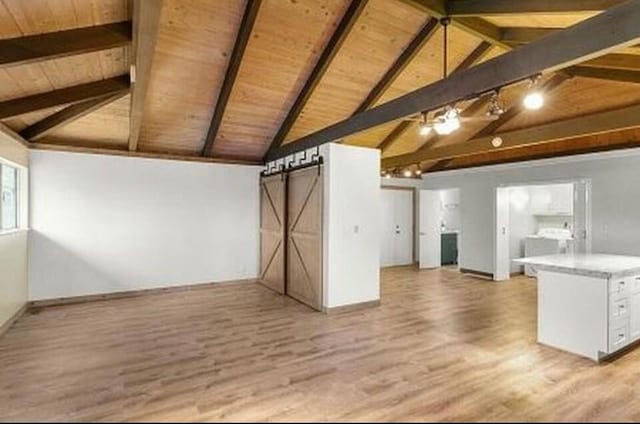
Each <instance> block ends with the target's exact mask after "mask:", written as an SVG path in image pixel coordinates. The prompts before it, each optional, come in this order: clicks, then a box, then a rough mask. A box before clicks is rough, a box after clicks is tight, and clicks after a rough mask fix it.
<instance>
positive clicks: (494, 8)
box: [446, 0, 626, 17]
mask: <svg viewBox="0 0 640 424" xmlns="http://www.w3.org/2000/svg"><path fill="white" fill-rule="evenodd" d="M624 1H626V0H561V1H558V0H518V1H513V0H449V1H448V2H447V4H446V9H447V12H448V13H449V16H452V17H460V16H465V17H468V16H492V15H514V14H516V15H523V14H532V13H541V14H556V13H579V12H601V11H603V10H606V9H609V8H611V7H614V6H617V5H619V4H621V3H623V2H624Z"/></svg>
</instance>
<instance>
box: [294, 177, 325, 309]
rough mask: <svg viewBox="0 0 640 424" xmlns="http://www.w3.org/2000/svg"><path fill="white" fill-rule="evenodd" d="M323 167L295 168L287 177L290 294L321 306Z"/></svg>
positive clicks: (309, 303)
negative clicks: (296, 169)
mask: <svg viewBox="0 0 640 424" xmlns="http://www.w3.org/2000/svg"><path fill="white" fill-rule="evenodd" d="M322 172H323V170H322V167H312V168H306V169H301V170H298V171H293V172H291V173H290V174H289V180H288V202H287V229H288V231H287V288H286V292H287V295H289V296H291V297H293V298H294V299H296V300H299V301H300V302H302V303H304V304H306V305H309V306H311V307H312V308H314V309H317V310H321V309H322V192H323V188H322V187H323V184H322Z"/></svg>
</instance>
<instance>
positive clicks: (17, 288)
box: [0, 134, 29, 326]
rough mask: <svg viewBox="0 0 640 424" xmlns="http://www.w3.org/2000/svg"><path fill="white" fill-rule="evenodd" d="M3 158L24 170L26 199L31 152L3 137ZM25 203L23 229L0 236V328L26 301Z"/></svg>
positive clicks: (0, 141)
mask: <svg viewBox="0 0 640 424" xmlns="http://www.w3.org/2000/svg"><path fill="white" fill-rule="evenodd" d="M0 158H2V159H4V160H7V161H11V162H12V164H15V165H20V166H21V167H25V168H24V169H21V170H20V173H21V175H20V178H21V181H20V183H21V187H20V190H21V198H20V201H26V199H27V197H28V196H27V194H28V193H27V180H26V178H27V170H26V167H28V166H29V152H28V150H27V148H25V147H24V146H22V145H21V144H19V143H18V142H16V141H14V140H12V139H10V138H9V137H7V136H5V135H2V134H0ZM26 206H27V205H26V202H24V203H23V204H22V205H21V211H20V212H21V215H22V216H23V217H22V218H21V223H20V224H21V226H22V227H23V228H21V229H19V230H17V231H11V232H7V233H4V234H0V326H2V325H3V324H4V323H6V322H7V321H8V320H9V319H10V318H11V317H13V316H14V314H15V313H16V312H18V310H20V308H22V306H24V304H25V303H26V302H27V248H28V242H27V240H28V236H27V227H28V223H27V222H26V219H24V215H26Z"/></svg>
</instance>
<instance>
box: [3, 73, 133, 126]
mask: <svg viewBox="0 0 640 424" xmlns="http://www.w3.org/2000/svg"><path fill="white" fill-rule="evenodd" d="M128 89H129V75H122V76H119V77H115V78H110V79H106V80H101V81H95V82H90V83H87V84H80V85H75V86H73V87H67V88H61V89H58V90H53V91H48V92H46V93H40V94H34V95H31V96H27V97H21V98H19V99H12V100H6V101H4V102H0V119H5V118H10V117H12V116H18V115H22V114H24V113H30V112H35V111H37V110H43V109H48V108H50V107H54V106H61V105H68V104H75V103H79V102H83V101H87V100H92V99H96V98H102V97H104V96H107V95H111V94H115V93H119V92H122V90H128Z"/></svg>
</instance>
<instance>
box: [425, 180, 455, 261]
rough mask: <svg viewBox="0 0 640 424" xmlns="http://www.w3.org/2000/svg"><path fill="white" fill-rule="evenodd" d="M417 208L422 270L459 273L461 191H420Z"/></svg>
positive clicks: (453, 189)
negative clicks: (443, 270)
mask: <svg viewBox="0 0 640 424" xmlns="http://www.w3.org/2000/svg"><path fill="white" fill-rule="evenodd" d="M417 204H418V216H419V219H418V228H419V232H418V234H419V237H418V243H417V244H418V262H419V266H420V268H438V267H448V268H450V269H454V270H457V269H458V267H459V258H460V237H461V233H462V225H461V222H462V220H461V218H462V217H461V212H460V189H458V188H450V189H443V190H419V191H418V202H417Z"/></svg>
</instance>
